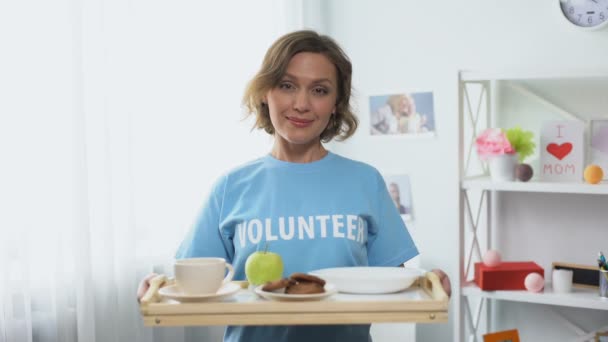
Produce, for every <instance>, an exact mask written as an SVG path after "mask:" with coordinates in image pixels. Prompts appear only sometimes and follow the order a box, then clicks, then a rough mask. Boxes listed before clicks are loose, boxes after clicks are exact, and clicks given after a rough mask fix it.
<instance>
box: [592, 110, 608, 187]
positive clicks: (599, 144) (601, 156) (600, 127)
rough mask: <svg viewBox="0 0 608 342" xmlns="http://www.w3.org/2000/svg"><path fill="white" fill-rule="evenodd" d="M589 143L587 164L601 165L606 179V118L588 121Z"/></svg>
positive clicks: (607, 142)
mask: <svg viewBox="0 0 608 342" xmlns="http://www.w3.org/2000/svg"><path fill="white" fill-rule="evenodd" d="M589 145H590V146H589V162H588V164H595V165H598V166H599V167H601V168H602V170H603V171H604V179H608V119H597V120H591V121H590V127H589Z"/></svg>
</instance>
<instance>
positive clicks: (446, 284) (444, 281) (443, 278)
mask: <svg viewBox="0 0 608 342" xmlns="http://www.w3.org/2000/svg"><path fill="white" fill-rule="evenodd" d="M431 272H433V273H435V274H436V275H437V276H438V277H439V281H440V282H441V286H443V290H444V291H445V293H447V295H448V297H450V296H452V284H451V283H450V278H449V277H448V275H447V274H445V272H443V271H442V270H440V269H438V268H435V269H433V270H431Z"/></svg>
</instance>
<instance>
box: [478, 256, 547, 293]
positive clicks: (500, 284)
mask: <svg viewBox="0 0 608 342" xmlns="http://www.w3.org/2000/svg"><path fill="white" fill-rule="evenodd" d="M533 272H536V273H539V274H540V275H541V276H543V278H544V276H545V271H544V270H543V268H542V267H540V266H538V265H537V264H536V263H535V262H532V261H524V262H501V263H500V264H499V265H498V266H494V267H489V266H486V265H484V263H482V262H477V263H475V283H476V284H477V286H479V288H480V289H482V290H484V291H493V290H525V289H526V287H525V285H524V280H525V279H526V276H527V275H528V274H530V273H533Z"/></svg>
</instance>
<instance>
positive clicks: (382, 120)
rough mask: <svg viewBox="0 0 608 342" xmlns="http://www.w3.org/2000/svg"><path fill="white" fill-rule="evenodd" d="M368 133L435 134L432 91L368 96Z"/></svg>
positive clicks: (399, 134)
mask: <svg viewBox="0 0 608 342" xmlns="http://www.w3.org/2000/svg"><path fill="white" fill-rule="evenodd" d="M369 110H370V117H369V119H370V134H371V135H397V136H410V137H422V136H434V135H435V106H434V102H433V93H432V92H417V93H392V94H385V95H376V96H370V98H369Z"/></svg>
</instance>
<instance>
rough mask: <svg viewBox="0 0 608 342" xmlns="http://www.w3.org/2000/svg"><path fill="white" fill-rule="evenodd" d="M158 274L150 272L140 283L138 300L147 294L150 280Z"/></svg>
mask: <svg viewBox="0 0 608 342" xmlns="http://www.w3.org/2000/svg"><path fill="white" fill-rule="evenodd" d="M157 275H158V274H156V273H150V274H148V275H147V276H146V277H145V278H144V279H143V280H142V281H141V282H140V283H139V287H138V288H137V301H138V302H139V301H141V298H142V297H143V296H144V295H145V294H146V291H148V289H149V288H150V280H152V278H154V277H156V276H157Z"/></svg>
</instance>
